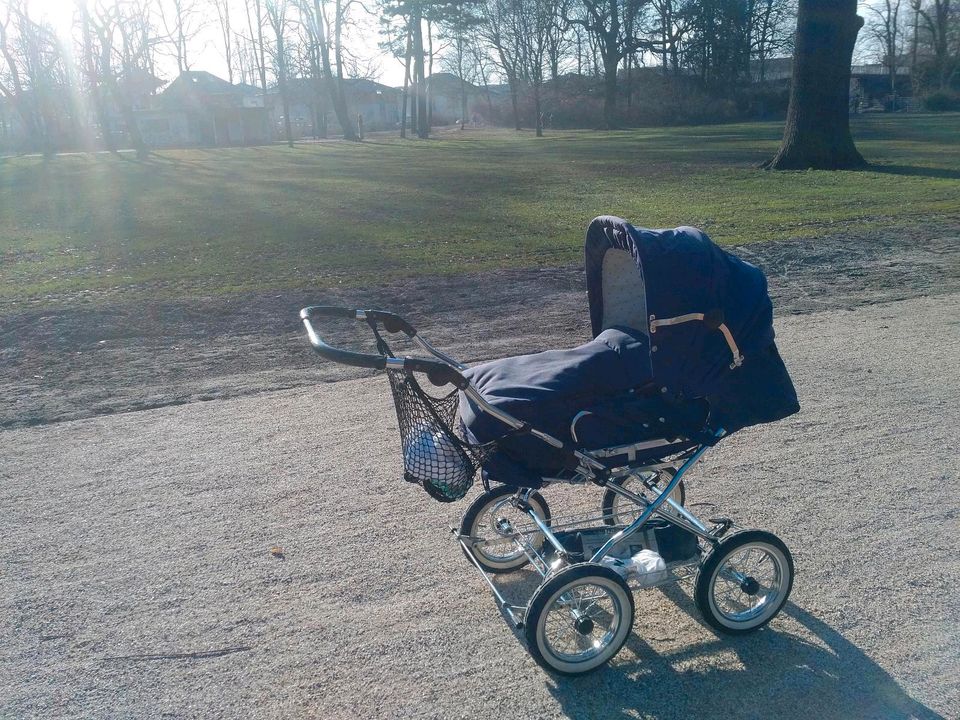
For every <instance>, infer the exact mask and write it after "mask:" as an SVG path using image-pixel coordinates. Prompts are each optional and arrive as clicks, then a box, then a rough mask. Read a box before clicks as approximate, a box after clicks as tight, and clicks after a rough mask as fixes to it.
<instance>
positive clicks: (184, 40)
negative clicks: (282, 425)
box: [0, 0, 960, 148]
mask: <svg viewBox="0 0 960 720" xmlns="http://www.w3.org/2000/svg"><path fill="white" fill-rule="evenodd" d="M375 2H377V4H376V5H374V4H371V3H367V4H364V3H363V2H361V0H162V1H161V2H150V1H149V0H75V2H74V5H73V8H72V12H71V17H70V23H69V30H68V31H67V32H64V26H63V24H62V23H58V24H54V23H53V22H52V19H51V18H50V17H48V16H44V15H42V14H40V12H39V11H38V10H37V9H36V8H35V7H34V8H32V7H31V4H30V0H0V99H4V100H6V101H7V103H8V104H9V105H10V106H12V107H13V108H15V110H16V112H17V113H18V115H19V116H20V117H21V118H22V124H23V126H24V127H25V128H27V131H28V133H29V134H30V137H31V138H34V139H35V142H34V143H33V144H34V145H43V139H44V138H49V137H52V133H51V132H50V131H51V129H54V128H61V129H62V127H63V125H64V124H67V125H74V126H80V125H82V124H84V123H88V122H89V118H90V117H91V116H92V117H94V118H99V120H98V122H97V124H98V125H99V127H100V128H101V129H102V128H105V127H106V122H105V112H106V111H105V107H106V105H107V104H108V103H112V105H113V106H114V107H116V108H119V109H120V111H121V113H122V114H123V115H124V116H129V115H130V113H132V109H133V107H134V102H133V96H134V94H135V93H136V90H137V88H138V87H142V82H143V79H144V78H148V77H152V76H156V75H164V74H169V73H170V72H172V71H173V69H174V68H175V69H176V71H178V72H183V71H185V70H189V69H192V68H194V65H195V63H196V59H197V57H198V56H200V55H201V53H202V51H203V49H204V46H205V45H206V44H208V43H209V38H210V37H211V34H212V35H214V36H215V37H216V38H217V45H218V51H219V53H220V54H221V55H222V57H223V58H224V60H225V63H226V68H227V73H226V75H227V79H228V80H229V81H230V82H235V81H238V80H239V81H243V82H247V83H251V84H256V85H259V86H260V87H261V88H262V90H263V92H264V93H267V92H268V91H272V90H273V89H276V90H277V91H278V92H279V95H280V97H281V99H282V102H283V104H284V108H285V110H284V112H283V117H284V118H285V120H286V123H287V125H288V127H287V137H288V140H289V139H290V130H289V122H290V113H289V92H288V85H289V81H290V79H291V78H300V79H301V81H306V82H309V83H311V84H312V86H313V87H314V89H315V92H316V94H317V97H318V98H322V99H323V103H325V105H326V107H328V108H329V109H330V110H332V111H333V113H334V114H335V116H336V117H337V120H338V123H339V125H340V126H341V128H342V129H343V133H344V135H345V136H346V137H348V138H351V139H352V138H355V137H356V132H355V123H354V122H353V121H352V120H351V118H350V117H349V116H348V112H347V101H346V97H345V93H344V79H345V78H350V77H371V76H374V75H375V74H376V72H375V63H374V62H373V56H374V55H375V54H376V50H375V47H376V46H377V45H379V47H380V48H381V50H382V51H383V52H385V53H386V54H387V55H388V56H392V57H393V58H394V59H395V60H392V61H390V60H388V61H389V62H393V61H395V62H399V63H402V66H403V72H404V82H403V88H404V89H403V96H402V97H403V101H402V102H403V113H402V117H403V123H402V128H401V132H402V133H404V134H405V133H406V128H407V117H408V116H409V117H410V120H411V127H412V128H413V130H414V131H415V132H416V134H417V135H418V136H420V137H426V136H427V135H428V134H429V132H430V125H431V118H430V108H431V104H430V102H429V98H428V92H429V89H428V88H429V84H428V82H427V78H428V77H430V76H431V75H432V74H433V73H434V69H435V67H437V66H439V67H441V68H442V69H444V70H446V71H449V72H451V73H453V74H454V75H455V76H456V77H458V78H460V80H461V101H462V113H461V118H462V119H464V120H465V119H466V116H467V86H468V83H470V84H473V85H479V86H481V87H488V86H490V85H491V84H499V83H505V84H506V85H507V86H508V87H509V97H510V108H511V113H512V122H513V124H514V125H515V126H516V127H517V128H519V127H520V126H521V124H522V120H523V115H524V113H523V112H522V111H521V105H522V104H523V103H529V104H532V108H533V112H532V124H535V126H536V130H537V132H538V134H539V133H542V131H543V124H544V123H543V119H544V117H545V116H546V115H547V114H548V113H547V112H546V111H545V108H546V109H549V107H550V106H555V105H556V103H557V101H558V97H557V93H558V92H559V91H558V89H557V88H558V82H557V81H558V80H559V79H560V78H561V77H562V76H564V75H565V74H568V73H574V74H576V75H577V76H580V77H587V78H595V79H596V81H597V84H598V86H599V88H600V89H601V96H602V124H603V125H604V126H605V127H614V126H616V125H617V124H618V123H620V122H621V120H622V118H623V117H624V111H625V110H626V111H629V110H630V106H631V104H632V103H633V102H634V82H635V78H636V77H637V75H638V71H639V69H640V68H641V67H644V66H646V67H656V68H658V69H659V74H660V76H661V77H663V78H665V79H672V80H673V81H676V82H677V83H682V84H683V87H690V84H691V83H692V82H696V83H697V86H698V87H699V88H700V89H701V90H702V91H704V92H706V93H711V94H713V95H714V96H724V97H729V96H731V95H732V94H734V93H736V92H737V90H738V89H739V88H742V87H743V86H745V85H746V84H748V83H750V82H751V81H757V80H759V81H762V80H763V79H764V78H765V76H766V73H767V67H768V63H769V60H770V59H771V58H774V57H782V56H785V55H789V54H791V52H792V44H793V39H794V30H795V28H796V22H797V17H796V12H797V0H375ZM958 5H960V3H958V2H957V0H953V1H952V2H951V0H872V1H871V4H870V5H869V6H868V7H867V9H866V15H867V17H868V23H867V31H866V32H865V33H862V34H861V37H862V38H866V40H867V42H868V43H871V44H872V50H871V51H870V52H872V53H874V54H875V55H876V56H877V57H879V58H881V59H882V60H883V62H885V63H887V65H888V67H889V70H890V77H891V86H892V88H893V89H895V83H896V75H897V72H898V70H899V69H900V66H901V65H902V63H903V62H909V63H910V64H911V66H912V68H913V69H914V71H915V72H914V75H915V76H917V77H920V76H922V77H924V78H925V79H926V82H927V83H928V84H929V85H931V86H935V87H947V86H949V85H950V84H951V83H954V82H956V79H957V73H958V68H960V11H958ZM377 22H378V23H379V30H376V29H375V24H376V23H377ZM904 58H908V60H904ZM165 68H166V70H165ZM138 83H139V85H138ZM547 86H549V88H548V87H547ZM488 97H489V94H488ZM78 98H83V99H85V100H86V105H87V106H88V107H87V109H81V106H80V105H79V104H78V103H77V102H76V100H77V99H78ZM624 104H625V107H624ZM318 105H319V103H318ZM91 107H92V112H91V111H90V109H91ZM408 107H409V110H408ZM325 118H326V113H325V112H324V113H323V115H322V117H319V118H318V125H320V126H322V125H323V124H324V123H325ZM128 119H129V118H128ZM126 126H127V129H128V131H129V132H130V135H131V137H130V141H131V143H133V144H134V146H136V147H139V148H142V143H141V142H140V141H139V139H138V138H137V137H136V123H135V122H132V121H128V122H126ZM91 134H92V133H90V132H88V133H87V135H88V136H89V135H91ZM101 135H102V138H101V141H102V142H103V143H105V144H107V145H108V146H109V145H110V144H111V138H110V137H109V136H108V134H106V133H101Z"/></svg>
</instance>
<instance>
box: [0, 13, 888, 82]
mask: <svg viewBox="0 0 960 720" xmlns="http://www.w3.org/2000/svg"><path fill="white" fill-rule="evenodd" d="M75 1H76V0H27V2H28V5H29V7H30V10H31V15H33V16H34V17H38V18H39V17H46V18H48V19H49V20H50V21H51V22H52V23H53V24H54V25H55V26H56V27H57V28H58V29H59V30H60V32H61V33H62V34H64V35H69V34H70V32H71V25H72V18H73V14H74V6H75V5H74V3H75ZM877 1H878V0H859V7H860V15H861V16H863V17H865V18H866V17H868V14H867V12H866V8H867V6H868V5H870V4H871V2H877ZM0 4H2V0H0ZM234 5H235V6H236V7H237V8H242V7H243V6H242V5H241V4H240V3H239V2H234ZM210 13H211V21H210V22H209V23H208V25H207V26H206V27H205V28H204V29H203V30H201V32H200V34H199V35H198V37H197V38H196V39H195V41H194V42H193V43H192V44H191V48H192V52H191V54H190V56H189V59H190V69H191V70H206V71H207V72H211V73H213V74H214V75H218V76H220V77H222V78H226V77H227V67H226V60H225V59H224V54H223V50H222V48H221V44H222V38H221V35H220V27H219V25H218V23H217V21H216V15H215V12H214V10H213V8H212V6H211V9H210ZM231 14H232V15H236V14H239V15H240V16H241V18H242V13H241V12H239V10H237V11H236V12H235V13H231ZM358 16H362V11H360V12H359V13H358ZM237 19H238V18H235V22H236V21H237ZM358 19H359V20H360V21H361V23H362V27H361V28H358V30H359V32H356V33H355V36H354V37H353V38H351V40H350V42H349V43H348V44H347V43H345V44H346V45H347V47H350V48H351V49H352V50H353V51H354V53H355V54H356V55H358V56H360V57H362V58H364V59H367V60H372V61H373V65H374V67H375V68H376V74H377V75H378V78H377V79H379V81H380V82H382V83H384V84H386V85H391V86H399V85H402V84H403V66H402V64H401V63H400V62H398V61H397V60H396V59H394V58H392V57H390V56H388V55H385V54H384V53H383V52H381V51H380V49H379V48H378V47H377V42H378V41H379V37H378V27H377V19H376V18H375V17H358ZM863 34H864V33H863V31H861V40H862V38H863ZM870 59H871V58H870V54H869V53H865V52H864V51H863V50H862V47H861V48H858V52H857V53H856V54H855V62H866V61H869V60H870ZM434 69H435V71H436V70H437V66H436V65H435V66H434ZM176 73H177V66H176V61H175V60H174V59H173V58H170V57H162V56H161V57H159V58H158V72H157V74H158V75H159V76H160V77H161V78H162V79H165V80H172V79H173V78H174V77H175V76H176ZM234 79H235V81H239V78H234Z"/></svg>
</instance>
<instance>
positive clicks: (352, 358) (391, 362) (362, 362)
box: [300, 305, 469, 389]
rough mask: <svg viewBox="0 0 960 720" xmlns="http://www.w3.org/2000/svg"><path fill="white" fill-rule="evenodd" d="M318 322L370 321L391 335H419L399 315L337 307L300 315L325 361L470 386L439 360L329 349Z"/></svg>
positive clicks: (314, 307) (317, 307) (316, 307)
mask: <svg viewBox="0 0 960 720" xmlns="http://www.w3.org/2000/svg"><path fill="white" fill-rule="evenodd" d="M315 318H343V319H355V320H368V321H373V322H374V323H376V322H382V323H383V327H384V329H386V331H387V332H391V333H394V332H402V333H405V334H406V335H407V337H413V336H414V335H416V334H417V331H416V329H415V328H414V327H413V326H412V325H411V324H410V323H408V322H407V321H406V320H404V319H403V318H402V317H400V316H399V315H395V314H394V313H390V312H385V311H383V310H354V309H353V308H345V307H335V306H331V305H311V306H310V307H305V308H303V309H302V310H301V311H300V319H301V320H302V321H303V326H304V327H305V328H306V329H307V337H308V338H310V344H311V345H312V346H313V349H314V350H316V351H317V354H318V355H319V356H320V357H322V358H324V359H325V360H330V361H331V362H335V363H340V364H341V365H352V366H353V367H362V368H370V369H371V370H383V369H385V368H390V369H394V370H403V371H404V372H421V373H425V374H426V376H427V379H428V380H429V381H430V382H431V383H432V384H434V385H437V386H443V385H447V384H452V385H455V386H457V387H458V388H460V389H463V388H465V387H466V386H467V385H468V384H469V383H468V382H467V380H466V378H464V377H463V375H461V374H460V372H458V371H457V369H456V368H454V367H451V366H450V365H448V364H447V363H445V362H440V361H439V360H428V359H426V358H411V357H406V358H392V357H386V356H384V355H377V354H374V353H361V352H355V351H353V350H344V349H342V348H336V347H333V346H332V345H328V344H327V343H326V342H324V340H323V338H321V337H320V335H319V334H318V333H317V331H316V330H315V329H314V327H313V322H312V320H313V319H315Z"/></svg>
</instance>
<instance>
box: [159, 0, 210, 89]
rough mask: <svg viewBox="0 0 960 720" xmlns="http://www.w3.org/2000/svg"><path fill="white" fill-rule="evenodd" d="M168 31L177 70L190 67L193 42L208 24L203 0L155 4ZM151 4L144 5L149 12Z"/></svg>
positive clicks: (181, 0)
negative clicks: (190, 52)
mask: <svg viewBox="0 0 960 720" xmlns="http://www.w3.org/2000/svg"><path fill="white" fill-rule="evenodd" d="M153 6H154V7H156V9H157V11H158V13H159V15H160V20H161V23H162V24H163V28H164V30H165V31H166V38H167V44H168V45H169V46H170V48H171V50H170V54H171V55H172V56H173V57H174V58H176V60H177V71H178V72H180V73H184V72H186V71H187V70H189V69H190V58H189V51H190V49H191V44H192V43H193V42H194V41H195V40H196V38H197V36H198V35H199V34H200V32H201V31H202V30H203V28H204V27H205V26H206V24H207V21H208V18H207V16H206V13H205V12H204V7H203V5H202V4H201V0H165V1H164V2H158V3H154V4H153ZM149 7H150V5H145V6H144V8H143V9H144V12H148V10H149Z"/></svg>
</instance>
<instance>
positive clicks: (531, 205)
mask: <svg viewBox="0 0 960 720" xmlns="http://www.w3.org/2000/svg"><path fill="white" fill-rule="evenodd" d="M854 131H855V135H856V138H857V141H858V145H859V147H860V149H861V151H862V152H863V154H864V155H865V156H866V157H867V158H868V159H869V160H870V161H871V162H873V163H875V169H872V170H870V171H865V172H798V173H770V172H764V171H760V170H758V169H757V167H756V166H757V164H758V163H760V162H761V161H762V160H764V159H765V158H767V157H770V156H771V155H772V154H773V152H774V151H775V150H776V147H777V143H778V141H779V137H780V133H781V132H782V127H781V125H780V124H778V123H753V124H741V125H718V126H709V127H696V128H657V129H641V130H635V131H623V132H614V133H597V132H586V131H583V132H550V133H548V135H547V137H545V138H543V139H540V140H538V139H536V138H534V137H533V136H532V134H531V133H520V134H517V133H513V132H508V131H468V132H466V133H464V134H462V135H460V134H448V135H444V136H443V137H441V138H440V139H435V140H431V141H429V142H418V141H400V140H399V139H394V138H383V139H380V138H377V139H374V140H373V141H372V142H368V143H364V144H362V145H355V144H343V143H329V144H320V145H304V146H298V147H296V148H295V149H293V150H290V149H288V148H286V147H282V146H274V147H263V148H236V149H219V150H192V151H186V150H185V151H168V152H162V153H158V154H157V155H155V156H153V157H152V158H151V159H150V160H149V161H147V162H137V161H135V160H133V159H132V158H127V157H124V158H116V157H111V156H108V155H97V156H65V157H57V158H55V159H52V160H49V161H45V160H43V159H42V158H32V157H31V158H17V159H8V160H5V161H0V162H2V164H0V259H2V265H0V301H3V303H4V304H5V305H6V306H8V308H9V307H10V306H11V305H15V304H18V302H19V301H23V300H27V299H36V298H42V297H44V296H48V295H51V296H62V295H64V294H70V293H76V292H78V291H85V290H89V291H95V292H97V291H103V290H106V289H113V290H116V291H117V292H118V293H119V294H120V295H121V296H129V297H137V298H140V297H143V296H146V295H148V294H161V295H171V294H220V293H225V292H232V291H243V290H262V289H271V288H291V287H318V286H323V285H334V284H339V283H369V282H378V281H381V280H384V279H389V278H395V277H399V276H411V275H415V274H419V273H457V272H463V271H469V270H478V269H489V268H498V267H517V266H521V267H525V266H530V267H535V266H538V265H557V264H565V263H576V262H579V261H580V254H581V243H582V236H583V230H584V227H585V225H586V223H587V222H588V221H589V220H590V219H591V218H592V217H594V216H596V215H599V214H605V213H610V214H617V215H622V216H624V217H626V218H628V219H630V220H631V221H633V222H634V223H635V224H638V225H646V226H650V227H672V226H675V225H679V224H693V225H698V226H700V227H703V228H705V229H706V230H707V231H708V232H709V233H710V234H711V236H712V237H713V238H714V239H716V240H717V241H719V242H724V243H734V242H736V243H744V242H765V241H773V240H778V239H783V238H791V237H817V236H820V235H826V234H831V233H838V232H856V233H859V234H862V235H863V236H864V238H865V242H868V241H869V233H870V231H872V230H883V231H886V232H891V231H895V230H896V228H898V227H906V226H909V225H915V224H918V223H922V222H924V221H925V220H926V219H929V218H931V217H946V218H951V219H958V220H960V141H958V138H960V115H941V116H896V117H888V116H876V117H870V118H864V119H860V120H857V121H856V122H855V124H854Z"/></svg>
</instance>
